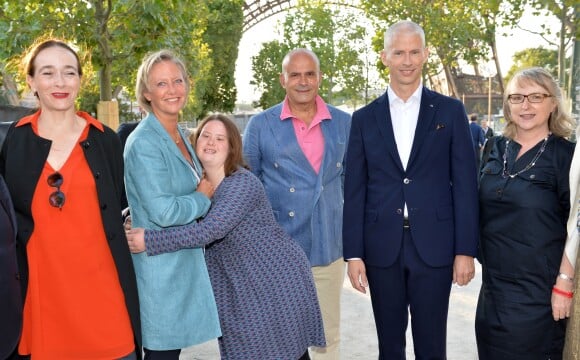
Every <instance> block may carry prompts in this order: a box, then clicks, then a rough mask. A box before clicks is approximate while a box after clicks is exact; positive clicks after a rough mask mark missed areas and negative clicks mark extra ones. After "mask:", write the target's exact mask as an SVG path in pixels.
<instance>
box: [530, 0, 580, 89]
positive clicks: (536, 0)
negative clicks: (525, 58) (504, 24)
mask: <svg viewBox="0 0 580 360" xmlns="http://www.w3.org/2000/svg"><path fill="white" fill-rule="evenodd" d="M526 4H529V5H531V6H532V7H533V8H534V9H535V12H534V14H536V15H540V14H551V15H554V16H555V17H557V18H558V19H559V21H560V27H559V29H558V30H557V34H556V35H557V36H558V43H557V44H554V45H556V46H557V47H558V73H557V77H558V80H559V82H560V84H561V85H562V87H563V88H564V90H565V91H566V93H567V94H568V96H569V95H570V90H571V86H572V83H573V81H572V80H573V79H572V76H571V74H572V68H573V66H574V64H573V62H572V61H571V60H572V59H573V57H568V58H567V57H566V54H567V53H568V51H569V50H571V48H572V46H573V44H574V42H575V41H578V39H580V4H579V3H578V0H560V1H554V0H527V1H526ZM523 27H525V25H524V26H523ZM540 35H542V36H543V37H544V38H546V36H547V35H551V30H550V28H548V27H547V26H545V25H543V26H542V31H541V33H540ZM567 59H568V60H567Z"/></svg>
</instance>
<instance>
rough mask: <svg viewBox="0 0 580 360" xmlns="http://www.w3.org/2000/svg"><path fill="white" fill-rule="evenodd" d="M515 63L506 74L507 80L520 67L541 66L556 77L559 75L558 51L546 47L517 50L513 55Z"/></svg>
mask: <svg viewBox="0 0 580 360" xmlns="http://www.w3.org/2000/svg"><path fill="white" fill-rule="evenodd" d="M512 59H513V65H512V67H511V68H510V69H509V71H508V73H507V74H506V78H505V81H507V80H509V79H511V78H512V76H513V75H514V73H515V72H516V71H518V70H520V69H524V68H528V67H532V66H541V67H543V68H544V69H546V70H548V71H549V72H550V73H552V75H553V76H554V77H557V76H558V51H557V50H549V49H544V48H543V47H537V48H530V49H524V50H522V51H518V52H516V53H515V54H514V55H513V57H512Z"/></svg>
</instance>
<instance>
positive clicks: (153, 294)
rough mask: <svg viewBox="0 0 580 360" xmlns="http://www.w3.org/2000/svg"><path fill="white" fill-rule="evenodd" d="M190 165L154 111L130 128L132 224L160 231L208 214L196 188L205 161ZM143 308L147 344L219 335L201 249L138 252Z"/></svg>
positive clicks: (156, 346)
mask: <svg viewBox="0 0 580 360" xmlns="http://www.w3.org/2000/svg"><path fill="white" fill-rule="evenodd" d="M180 137H181V141H183V142H184V143H185V144H186V146H187V150H188V151H189V153H190V154H191V157H192V158H193V160H194V165H195V166H194V167H192V166H191V165H190V164H189V163H188V162H187V161H186V160H185V159H184V157H183V155H182V154H181V152H180V151H179V149H178V147H177V146H176V145H175V143H174V141H173V140H172V139H171V137H170V136H169V134H168V133H167V132H166V131H165V129H164V128H163V127H162V125H161V123H159V121H158V120H157V118H156V117H155V116H154V115H153V114H149V115H148V116H147V117H146V118H145V119H143V120H142V121H141V124H140V125H139V126H138V127H137V128H136V129H135V130H134V131H133V133H131V135H130V136H129V138H128V139H127V143H126V145H125V153H124V159H125V186H126V190H127V199H128V201H129V206H130V208H131V217H132V219H131V220H132V225H133V226H134V227H141V228H145V229H161V228H165V227H169V226H175V225H184V224H188V223H191V222H192V221H194V220H195V219H197V218H199V217H201V216H203V215H205V213H206V212H207V211H208V209H209V207H210V200H209V199H208V198H207V197H206V196H205V195H203V194H201V193H198V192H196V191H195V189H196V188H197V184H198V182H199V175H200V174H201V173H202V170H201V165H200V164H199V161H198V160H197V157H196V156H195V153H194V151H193V149H192V147H191V146H190V145H189V142H188V141H186V140H185V139H186V138H185V137H184V135H183V133H182V132H181V130H180ZM133 263H134V266H135V272H136V274H137V286H138V288H139V300H140V307H141V326H142V332H143V346H144V347H146V348H148V349H151V350H170V349H181V348H185V347H188V346H191V345H194V344H199V343H202V342H205V341H208V340H210V339H214V338H216V337H218V336H220V335H221V333H220V327H219V320H218V315H217V307H216V304H215V300H214V296H213V291H212V288H211V284H210V280H209V275H208V272H207V268H206V265H205V259H204V254H203V249H200V248H197V249H184V250H180V251H177V252H173V253H169V254H162V255H156V256H147V253H146V252H143V253H140V254H134V255H133Z"/></svg>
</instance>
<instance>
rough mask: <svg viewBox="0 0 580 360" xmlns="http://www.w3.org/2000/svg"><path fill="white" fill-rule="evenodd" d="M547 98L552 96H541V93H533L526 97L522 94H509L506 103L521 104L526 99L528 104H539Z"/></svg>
mask: <svg viewBox="0 0 580 360" xmlns="http://www.w3.org/2000/svg"><path fill="white" fill-rule="evenodd" d="M547 97H552V95H550V94H542V93H533V94H528V95H523V94H511V95H508V97H507V98H508V101H509V102H510V104H521V103H523V102H524V100H525V99H526V98H528V102H530V103H534V104H537V103H541V102H542V101H544V99H545V98H547Z"/></svg>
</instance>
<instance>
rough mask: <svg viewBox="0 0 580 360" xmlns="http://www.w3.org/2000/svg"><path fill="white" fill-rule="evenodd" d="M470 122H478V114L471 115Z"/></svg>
mask: <svg viewBox="0 0 580 360" xmlns="http://www.w3.org/2000/svg"><path fill="white" fill-rule="evenodd" d="M469 121H477V114H471V115H469Z"/></svg>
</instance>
